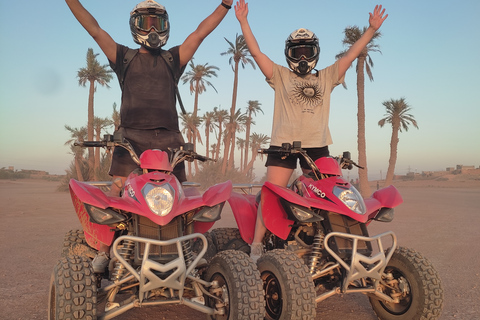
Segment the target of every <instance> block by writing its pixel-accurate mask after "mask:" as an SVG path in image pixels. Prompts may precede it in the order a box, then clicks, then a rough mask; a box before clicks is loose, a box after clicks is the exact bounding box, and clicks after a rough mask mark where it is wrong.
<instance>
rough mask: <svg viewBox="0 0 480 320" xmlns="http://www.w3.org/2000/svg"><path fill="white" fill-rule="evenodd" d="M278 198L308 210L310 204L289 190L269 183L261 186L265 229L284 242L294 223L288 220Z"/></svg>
mask: <svg viewBox="0 0 480 320" xmlns="http://www.w3.org/2000/svg"><path fill="white" fill-rule="evenodd" d="M280 198H283V199H285V200H287V201H289V202H291V203H294V204H297V205H299V206H302V207H306V208H310V203H309V202H308V201H306V200H305V199H304V198H303V197H301V196H299V195H298V194H296V193H295V192H293V191H292V190H290V189H287V188H284V187H280V186H277V185H275V184H273V183H270V182H265V184H264V185H263V187H262V203H261V206H262V217H263V222H264V223H265V227H266V228H267V229H268V230H270V231H271V232H272V233H273V234H275V235H276V236H278V237H280V238H281V239H283V240H286V239H287V237H288V235H289V234H290V230H291V229H292V225H293V223H294V221H293V220H290V219H288V216H287V213H286V212H285V210H284V209H283V207H282V204H281V203H280Z"/></svg>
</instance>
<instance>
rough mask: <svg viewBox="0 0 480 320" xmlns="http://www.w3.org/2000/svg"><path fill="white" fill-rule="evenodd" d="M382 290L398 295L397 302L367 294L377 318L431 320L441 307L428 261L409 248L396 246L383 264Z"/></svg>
mask: <svg viewBox="0 0 480 320" xmlns="http://www.w3.org/2000/svg"><path fill="white" fill-rule="evenodd" d="M384 274H385V275H386V277H385V278H384V280H385V282H384V283H382V284H381V285H382V286H383V288H382V289H383V293H385V294H387V295H389V296H394V295H399V298H400V302H399V303H391V302H386V301H383V300H379V299H378V298H377V297H374V296H372V297H370V304H371V305H372V307H373V310H374V311H375V313H376V314H377V316H378V318H379V319H381V320H419V319H422V320H423V319H424V320H435V319H438V318H439V317H440V313H441V311H442V308H443V288H442V283H441V280H440V277H439V276H438V273H437V271H436V270H435V269H434V268H433V266H432V264H431V263H430V262H429V261H428V260H427V259H426V258H425V257H423V256H422V255H421V254H420V253H418V252H416V251H415V250H413V249H408V248H402V247H400V248H398V249H397V250H395V253H394V254H393V255H392V258H391V259H390V261H389V262H388V265H387V267H386V268H385V272H384Z"/></svg>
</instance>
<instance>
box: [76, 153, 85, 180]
mask: <svg viewBox="0 0 480 320" xmlns="http://www.w3.org/2000/svg"><path fill="white" fill-rule="evenodd" d="M80 157H81V156H77V155H75V171H76V172H77V180H78V181H84V179H83V174H82V168H81V167H80V164H81V161H80Z"/></svg>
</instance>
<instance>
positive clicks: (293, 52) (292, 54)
mask: <svg viewBox="0 0 480 320" xmlns="http://www.w3.org/2000/svg"><path fill="white" fill-rule="evenodd" d="M318 53H319V52H318V46H315V45H310V44H302V45H294V46H291V47H289V48H288V51H287V54H288V57H289V58H290V59H291V60H293V61H300V60H302V58H303V59H304V60H311V59H314V58H315V57H316V56H317V55H318Z"/></svg>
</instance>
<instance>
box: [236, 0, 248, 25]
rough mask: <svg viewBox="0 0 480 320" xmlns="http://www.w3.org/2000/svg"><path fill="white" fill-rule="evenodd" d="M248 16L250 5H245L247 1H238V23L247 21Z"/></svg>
mask: <svg viewBox="0 0 480 320" xmlns="http://www.w3.org/2000/svg"><path fill="white" fill-rule="evenodd" d="M247 15H248V3H245V0H239V1H237V4H236V5H235V16H236V17H237V19H238V21H244V20H246V19H247Z"/></svg>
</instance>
